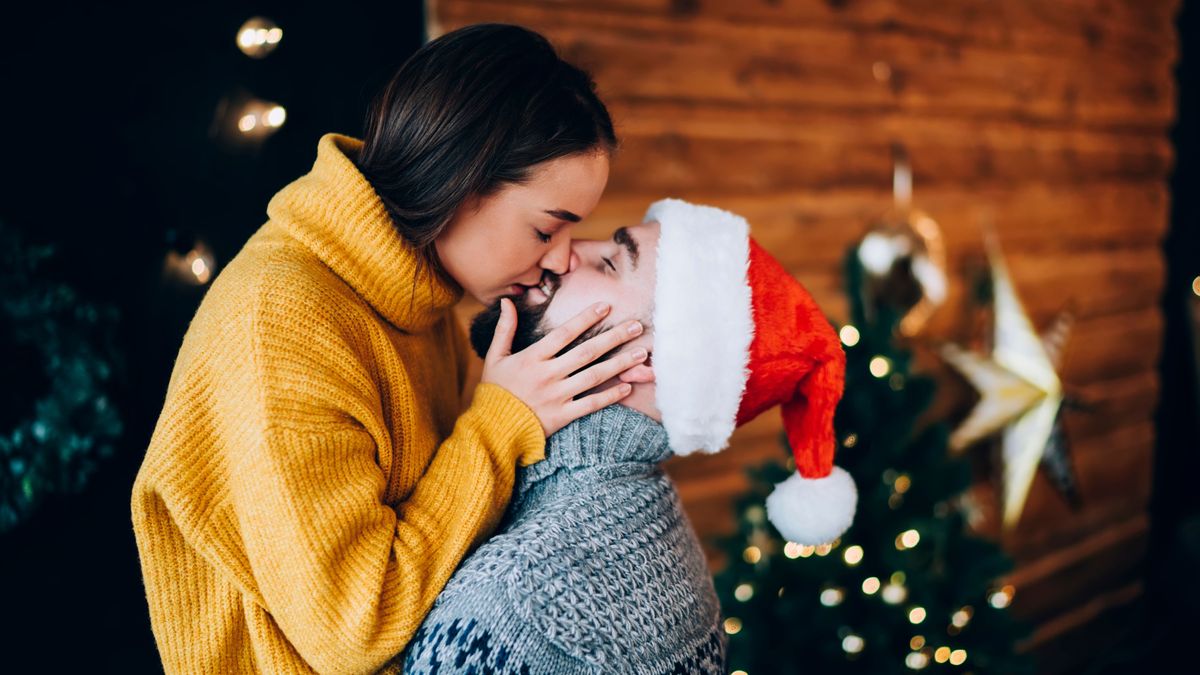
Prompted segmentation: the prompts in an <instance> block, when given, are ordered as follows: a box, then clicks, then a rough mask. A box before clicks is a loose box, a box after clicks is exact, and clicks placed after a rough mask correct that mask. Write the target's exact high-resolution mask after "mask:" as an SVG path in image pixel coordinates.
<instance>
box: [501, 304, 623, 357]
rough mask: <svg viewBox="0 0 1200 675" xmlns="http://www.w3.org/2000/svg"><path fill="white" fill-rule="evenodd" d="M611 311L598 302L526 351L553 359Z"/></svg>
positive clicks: (606, 305) (608, 307)
mask: <svg viewBox="0 0 1200 675" xmlns="http://www.w3.org/2000/svg"><path fill="white" fill-rule="evenodd" d="M611 309H612V307H611V306H610V305H609V304H608V303H606V302H598V303H596V304H594V305H592V306H591V307H588V308H587V309H585V310H583V311H582V312H580V313H578V314H576V315H575V316H574V317H572V318H571V319H570V320H569V321H567V322H566V323H564V324H562V325H560V326H558V327H557V328H555V329H554V330H552V331H550V332H549V333H546V336H545V337H543V338H542V339H541V340H538V341H537V342H535V343H534V344H532V345H530V346H529V348H528V349H526V350H525V351H531V352H532V353H533V354H534V355H535V356H537V357H538V358H540V359H552V358H554V355H555V354H557V353H559V352H560V351H562V349H563V347H566V346H567V345H569V344H571V342H572V341H573V340H574V339H575V338H577V337H579V336H580V335H583V333H584V332H585V331H586V330H587V329H589V328H591V327H592V326H594V325H596V322H597V321H599V320H601V319H603V318H604V317H606V316H608V312H609V310H611ZM510 343H511V340H510ZM522 353H525V352H522Z"/></svg>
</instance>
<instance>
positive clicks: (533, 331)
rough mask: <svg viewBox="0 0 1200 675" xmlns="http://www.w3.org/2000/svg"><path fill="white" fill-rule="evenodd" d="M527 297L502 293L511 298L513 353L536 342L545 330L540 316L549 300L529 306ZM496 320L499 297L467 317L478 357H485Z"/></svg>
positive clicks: (543, 316)
mask: <svg viewBox="0 0 1200 675" xmlns="http://www.w3.org/2000/svg"><path fill="white" fill-rule="evenodd" d="M527 296H528V292H526V295H525V296H513V295H506V296H504V297H505V298H508V299H509V300H512V303H513V306H514V307H516V308H517V330H516V333H515V334H514V335H513V341H512V351H513V353H516V352H519V351H521V350H523V349H525V348H526V347H528V346H529V345H531V344H533V343H535V342H537V341H538V340H540V339H542V337H544V336H545V335H546V333H547V332H548V331H547V330H546V329H545V328H544V327H543V326H542V319H543V318H545V316H546V308H547V307H548V306H549V305H550V302H549V301H548V300H547V301H546V302H543V303H541V304H539V305H529V304H527V301H526V299H525V298H526V297H527ZM501 299H503V298H501ZM498 323H500V300H496V301H495V302H493V303H492V304H491V305H489V306H488V307H487V308H486V309H484V310H483V311H482V312H480V313H478V314H476V315H475V317H474V318H472V319H471V348H472V349H474V350H475V353H476V354H478V355H479V358H481V359H482V358H484V357H486V356H487V353H488V349H489V348H491V346H492V337H493V336H494V335H495V333H496V324H498Z"/></svg>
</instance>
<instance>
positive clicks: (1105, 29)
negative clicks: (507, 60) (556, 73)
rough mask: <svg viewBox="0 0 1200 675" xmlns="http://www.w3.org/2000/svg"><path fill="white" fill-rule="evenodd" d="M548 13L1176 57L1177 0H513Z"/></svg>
mask: <svg viewBox="0 0 1200 675" xmlns="http://www.w3.org/2000/svg"><path fill="white" fill-rule="evenodd" d="M510 1H514V0H510ZM514 4H528V5H533V6H539V7H544V8H546V10H547V11H562V10H563V9H566V8H570V9H575V10H594V11H602V12H607V13H614V12H615V13H620V12H626V13H632V14H636V15H639V16H644V17H652V18H662V19H674V20H680V21H691V22H698V23H699V22H716V23H722V24H728V23H745V24H751V25H771V26H786V27H813V26H820V27H828V28H833V29H840V30H846V31H855V32H861V33H870V32H874V31H890V32H901V33H906V34H910V35H914V36H917V37H922V38H924V39H927V40H931V41H936V42H942V43H948V44H953V45H962V44H965V43H970V44H972V45H975V46H977V47H985V48H992V49H999V50H1006V51H1009V50H1011V51H1032V52H1041V53H1051V54H1058V53H1066V54H1071V53H1077V52H1081V51H1088V52H1093V53H1097V54H1114V55H1119V56H1121V57H1125V58H1132V59H1147V58H1154V59H1159V60H1170V59H1173V58H1174V57H1175V56H1176V54H1177V52H1176V45H1175V44H1174V43H1173V42H1169V41H1164V40H1162V39H1161V36H1162V34H1163V32H1165V31H1166V30H1167V29H1168V28H1169V26H1170V25H1171V23H1172V22H1173V19H1174V16H1175V13H1176V12H1177V11H1178V7H1179V2H1178V0H1171V1H1170V2H1137V1H1136V0H1135V2H1134V3H1132V4H1131V3H1127V2H1126V3H1121V4H1118V5H1113V4H1111V3H1106V4H1103V5H1100V4H1098V3H1096V2H1093V1H1091V0H1088V1H1086V2H1063V1H1059V2H1053V3H1047V2H1041V1H1039V0H1025V1H1017V2H1013V1H1011V0H1010V1H1008V2H988V1H986V0H969V1H959V2H949V3H948V2H944V1H942V0H917V1H915V2H914V0H907V1H903V2H902V1H900V0H856V1H855V2H847V3H835V2H827V1H825V0H777V1H774V2H761V3H759V2H744V1H741V0H705V1H704V2H703V3H701V2H696V1H686V0H607V1H606V2H605V3H603V4H602V5H598V4H597V3H595V2H594V1H592V0H549V1H547V0H532V1H530V0H515V1H514Z"/></svg>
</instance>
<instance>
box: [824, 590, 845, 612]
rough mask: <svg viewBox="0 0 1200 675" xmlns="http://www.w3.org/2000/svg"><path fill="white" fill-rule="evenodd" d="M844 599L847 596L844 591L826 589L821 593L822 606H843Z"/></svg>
mask: <svg viewBox="0 0 1200 675" xmlns="http://www.w3.org/2000/svg"><path fill="white" fill-rule="evenodd" d="M844 597H846V594H845V593H843V592H842V589H840V588H826V589H825V590H823V591H821V604H822V605H825V606H826V607H837V606H838V605H840V604H842V598H844Z"/></svg>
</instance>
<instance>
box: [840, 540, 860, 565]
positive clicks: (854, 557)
mask: <svg viewBox="0 0 1200 675" xmlns="http://www.w3.org/2000/svg"><path fill="white" fill-rule="evenodd" d="M842 558H844V559H845V560H846V564H847V565H850V566H851V567H853V566H855V565H857V564H858V563H860V562H862V559H863V548H862V547H861V546H858V545H855V546H851V547H850V548H848V549H846V552H845V553H843V554H842Z"/></svg>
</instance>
